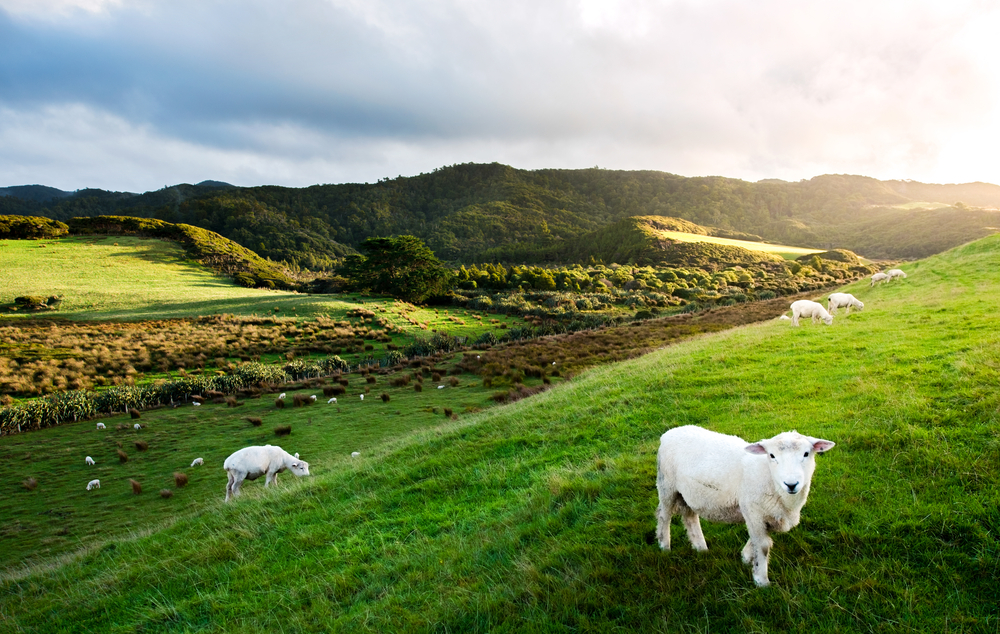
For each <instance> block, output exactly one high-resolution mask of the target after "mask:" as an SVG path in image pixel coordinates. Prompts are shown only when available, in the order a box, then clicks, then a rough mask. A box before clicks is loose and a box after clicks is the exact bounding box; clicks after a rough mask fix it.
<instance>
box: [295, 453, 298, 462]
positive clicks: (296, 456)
mask: <svg viewBox="0 0 1000 634" xmlns="http://www.w3.org/2000/svg"><path fill="white" fill-rule="evenodd" d="M295 459H296V460H298V459H299V454H298V452H296V453H295Z"/></svg>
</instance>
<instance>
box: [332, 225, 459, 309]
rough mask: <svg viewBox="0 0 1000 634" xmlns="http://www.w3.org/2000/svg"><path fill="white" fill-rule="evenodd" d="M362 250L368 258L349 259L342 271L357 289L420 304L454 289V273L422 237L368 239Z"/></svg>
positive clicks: (361, 247)
mask: <svg viewBox="0 0 1000 634" xmlns="http://www.w3.org/2000/svg"><path fill="white" fill-rule="evenodd" d="M359 249H360V250H361V251H362V252H363V253H364V254H365V255H349V256H347V259H346V260H345V261H344V265H343V266H342V267H341V269H340V271H339V272H340V274H341V275H343V276H344V277H346V278H347V279H348V280H350V283H349V287H350V288H352V289H354V290H367V291H372V292H375V293H382V294H385V295H392V296H393V297H398V298H400V299H405V300H406V301H409V302H420V301H423V300H425V299H427V298H428V297H430V296H432V295H439V294H442V293H444V292H445V291H447V290H448V289H449V288H450V287H451V281H452V273H451V271H449V270H448V269H447V268H445V266H444V265H443V264H441V261H440V260H438V259H437V258H436V257H434V252H433V251H431V250H430V249H429V248H428V247H427V245H425V244H424V243H423V242H422V241H421V240H420V238H416V237H414V236H395V237H392V238H368V239H367V240H365V241H364V242H362V243H361V245H360V246H359Z"/></svg>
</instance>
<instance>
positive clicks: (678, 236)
mask: <svg viewBox="0 0 1000 634" xmlns="http://www.w3.org/2000/svg"><path fill="white" fill-rule="evenodd" d="M657 233H661V234H663V235H664V236H665V237H667V238H670V239H671V240H679V241H681V242H709V243H711V244H725V245H728V246H731V247H741V248H743V249H747V250H749V251H762V252H764V253H772V254H774V255H778V256H781V257H783V258H784V259H786V260H794V259H795V258H797V257H800V256H803V255H808V254H810V253H822V252H823V250H822V249H807V248H805V247H792V246H788V245H784V244H771V243H769V242H751V241H749V240H736V239H733V238H718V237H715V236H703V235H699V234H696V233H685V232H682V231H658V232H657Z"/></svg>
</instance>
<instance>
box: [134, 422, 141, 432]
mask: <svg viewBox="0 0 1000 634" xmlns="http://www.w3.org/2000/svg"><path fill="white" fill-rule="evenodd" d="M132 428H133V429H135V430H136V431H139V430H140V429H142V425H140V424H139V423H136V424H135V425H132Z"/></svg>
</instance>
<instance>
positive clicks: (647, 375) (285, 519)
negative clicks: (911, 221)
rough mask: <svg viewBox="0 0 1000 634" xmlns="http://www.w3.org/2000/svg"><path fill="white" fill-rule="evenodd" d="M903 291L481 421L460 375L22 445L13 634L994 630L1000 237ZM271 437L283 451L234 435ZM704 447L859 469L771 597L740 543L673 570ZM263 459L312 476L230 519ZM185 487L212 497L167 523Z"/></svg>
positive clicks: (14, 533)
mask: <svg viewBox="0 0 1000 634" xmlns="http://www.w3.org/2000/svg"><path fill="white" fill-rule="evenodd" d="M47 248H48V247H47ZM0 251H2V249H0ZM902 268H903V269H904V270H905V271H906V272H907V273H908V274H909V277H908V278H907V279H904V280H900V281H896V282H893V283H891V284H888V285H881V286H877V287H875V288H870V287H869V286H868V285H867V283H866V282H862V283H859V284H855V285H851V286H848V287H846V288H844V289H843V290H844V291H846V292H851V293H854V294H855V295H856V296H857V297H858V298H859V299H861V300H862V301H863V302H864V303H865V310H864V311H862V312H854V313H852V314H851V315H849V316H845V315H843V314H841V315H839V316H837V317H836V318H835V319H834V323H833V325H832V326H830V327H826V326H822V325H812V324H808V323H804V324H803V326H802V327H800V328H792V327H791V326H789V324H788V322H787V321H779V320H772V321H768V322H763V323H758V324H755V325H750V326H744V327H740V328H735V329H732V330H728V331H725V332H721V333H715V334H710V335H702V336H699V337H697V338H694V339H691V340H688V341H684V342H681V343H678V344H676V345H672V346H669V347H666V348H663V349H661V350H658V351H655V352H652V353H650V354H648V355H645V356H643V357H640V358H637V359H634V360H630V361H625V362H622V363H618V364H614V365H609V366H604V367H600V368H597V369H593V370H590V371H587V372H585V373H583V374H581V375H579V376H577V377H575V378H573V379H572V380H570V381H566V382H563V383H561V384H559V385H558V386H555V387H554V388H553V389H551V390H549V391H547V392H544V393H542V394H540V395H537V396H533V397H531V398H528V399H525V400H522V401H518V402H516V403H513V404H510V405H504V406H497V407H491V408H487V409H483V410H482V411H477V410H478V409H479V408H480V407H482V406H483V405H484V404H485V402H486V398H487V394H486V393H485V392H484V391H483V390H482V389H481V387H480V386H478V385H473V383H476V381H475V379H474V378H472V377H470V376H469V375H461V376H459V377H456V378H458V379H459V381H460V383H461V384H460V385H459V386H456V387H451V386H448V387H446V388H445V389H441V390H437V389H436V387H435V388H434V389H430V385H427V386H425V389H424V390H423V391H422V392H420V393H416V392H413V391H412V389H407V388H402V387H401V388H398V393H397V392H393V391H390V390H388V389H386V390H385V391H387V392H389V393H390V394H391V400H390V402H388V403H382V402H381V401H378V400H375V401H374V402H370V401H371V400H372V398H371V397H369V398H366V399H365V400H364V402H363V403H362V402H361V400H360V398H357V397H356V398H357V402H354V403H351V404H347V403H345V404H344V405H343V406H340V411H339V412H338V411H336V406H330V405H327V403H326V402H325V399H322V400H321V402H320V403H317V404H316V405H312V406H308V407H303V408H293V409H288V408H286V409H285V410H282V411H281V412H280V413H279V412H276V411H275V409H274V406H273V401H272V400H271V399H270V398H266V399H261V400H260V401H256V402H255V401H247V404H246V405H244V406H243V407H241V408H237V409H232V410H228V409H227V408H226V407H225V405H205V406H202V407H199V408H194V407H190V406H189V407H187V408H186V409H176V410H157V411H152V412H147V413H144V414H143V417H142V419H141V421H140V422H142V423H144V424H146V427H145V428H144V429H142V430H140V431H138V432H135V430H131V431H130V430H129V429H127V428H126V429H123V430H118V429H116V428H115V425H114V424H108V427H109V429H108V430H106V431H105V432H102V433H98V432H97V431H96V430H95V429H94V423H93V422H86V423H76V424H67V425H63V426H61V427H58V428H53V429H49V430H45V431H42V432H32V433H30V434H24V435H19V436H12V437H4V438H0V455H2V456H3V460H2V461H0V464H2V470H0V500H2V502H0V503H2V504H3V507H2V508H3V518H4V528H3V532H2V533H0V546H2V547H3V550H4V552H5V553H16V554H14V555H13V556H12V555H6V556H5V559H4V563H3V566H4V573H3V574H2V576H0V629H2V630H3V631H10V632H55V631H65V632H140V631H141V632H228V631H241V632H274V631H282V632H359V631H364V632H507V631H510V632H514V631H517V632H624V631H635V632H810V633H812V632H900V633H902V632H970V633H971V632H977V633H978V632H997V631H1000V610H998V608H997V606H998V605H1000V589H998V586H997V578H998V575H1000V541H998V534H1000V473H998V468H1000V426H998V423H1000V396H998V390H997V385H998V384H1000V329H998V328H997V323H998V322H997V314H998V309H1000V302H998V300H997V297H998V294H1000V236H992V237H989V238H986V239H983V240H980V241H978V242H974V243H971V244H968V245H965V246H963V247H959V248H957V249H955V250H952V251H949V252H947V253H944V254H941V255H938V256H934V257H932V258H929V259H927V260H923V261H919V262H914V263H910V264H906V265H903V266H902ZM220 301H222V302H224V301H225V300H224V299H223V300H220ZM227 311H228V309H227ZM228 312H231V311H228ZM351 380H352V381H354V380H355V379H354V378H353V377H352V379H351ZM378 380H379V381H382V380H383V379H381V378H379V379H378ZM352 387H353V386H352ZM349 389H351V388H349ZM381 391H383V386H382V385H381V384H376V385H375V386H373V387H372V389H371V393H373V394H378V393H380V392H381ZM423 399H426V400H423ZM444 407H448V408H451V409H453V411H454V412H455V413H456V415H457V416H458V417H457V419H454V420H453V419H449V418H445V416H444V415H443V408H444ZM435 408H437V409H438V412H437V413H435V411H434V409H435ZM194 410H198V411H197V412H195V411H194ZM396 411H399V412H400V413H399V414H396V413H395V412H396ZM254 412H256V415H258V416H261V417H262V418H264V420H265V421H266V422H265V424H264V425H263V426H262V427H261V428H254V427H252V426H250V425H249V423H247V422H246V421H245V420H241V419H242V418H243V417H245V416H246V415H248V414H249V415H254ZM106 422H108V423H123V424H131V422H132V421H130V420H128V419H106ZM278 423H282V424H291V426H292V428H293V430H292V434H291V436H288V437H287V438H282V439H280V440H276V439H275V438H274V436H273V433H272V432H271V431H269V429H268V427H269V426H271V425H275V424H278ZM686 424H696V425H701V426H704V427H707V428H709V429H713V430H716V431H719V432H723V433H729V434H736V435H739V436H742V437H743V438H746V439H748V440H757V439H761V438H766V437H770V436H773V435H774V434H777V433H779V432H781V431H785V430H789V429H797V430H798V431H800V432H802V433H806V434H809V435H812V436H816V437H821V438H826V439H829V440H832V441H834V442H836V443H837V445H836V447H834V448H833V449H832V450H831V451H829V452H828V453H827V454H824V455H823V456H822V457H821V458H820V459H819V461H818V462H819V464H818V466H817V470H816V475H815V477H814V479H813V488H812V492H811V494H810V499H809V502H808V504H806V506H805V508H804V509H803V514H802V523H801V524H800V525H799V526H798V527H796V528H794V529H793V530H792V531H791V532H789V533H787V534H776V535H774V538H775V543H774V547H773V549H772V552H771V566H770V578H771V582H772V584H773V585H772V586H771V587H769V588H765V589H758V588H756V587H755V586H754V584H753V581H752V579H751V575H750V571H749V569H748V568H747V567H745V566H744V565H743V564H742V562H741V561H740V549H741V548H742V545H743V543H744V542H745V541H746V531H745V528H743V527H742V526H740V525H723V524H715V523H711V522H707V521H705V522H703V527H704V531H705V535H706V539H707V541H708V545H709V549H710V550H709V551H708V552H706V553H696V552H694V551H693V550H692V549H691V547H690V545H689V544H688V542H687V540H686V537H685V536H684V533H683V528H682V526H681V524H680V521H679V520H678V519H675V520H674V524H673V536H674V543H675V547H674V549H673V550H672V551H670V552H662V551H660V550H659V548H658V547H657V546H656V545H655V543H654V537H653V532H654V529H655V520H654V518H653V512H654V509H655V508H656V503H657V501H656V491H655V474H656V465H655V454H656V449H657V445H658V439H659V436H660V435H661V434H662V433H663V432H664V431H665V430H667V429H669V428H671V427H674V426H678V425H686ZM102 434H103V435H102ZM136 436H138V437H142V438H146V437H149V438H150V440H149V445H150V447H149V450H148V452H142V453H138V454H137V452H136V451H135V450H134V449H131V446H130V444H129V443H130V442H132V438H133V437H136ZM268 440H270V442H271V443H272V444H281V445H282V446H284V447H285V448H286V449H288V450H289V451H292V452H301V453H302V457H303V458H304V459H306V460H309V461H310V469H311V471H312V473H313V475H312V476H310V477H307V478H301V479H295V478H294V477H292V476H289V475H287V474H286V475H283V476H282V478H281V481H280V483H279V485H278V486H277V487H272V488H269V489H265V488H264V487H263V486H262V483H260V482H259V481H258V482H255V483H250V484H248V485H247V486H246V487H245V489H244V496H243V497H242V498H240V499H239V500H237V501H235V502H233V503H229V504H225V503H223V502H222V497H223V490H224V487H225V474H224V473H223V471H222V470H221V469H220V463H221V460H222V459H224V457H225V456H226V455H228V454H229V453H230V452H231V451H233V450H235V449H238V448H239V447H242V446H244V445H246V444H254V443H261V442H267V441H268ZM116 441H117V442H122V444H123V448H124V450H125V451H127V452H128V453H129V455H130V460H129V462H127V463H125V464H124V465H122V464H119V463H117V462H115V460H116V458H115V457H114V456H115V453H116V452H115V450H114V449H113V447H114V448H115V449H116V448H117V446H116V445H114V444H112V443H114V442H116ZM355 450H356V451H361V452H362V455H361V456H360V457H359V458H356V459H352V458H350V456H349V453H350V451H355ZM88 451H94V452H100V453H99V455H100V458H99V456H96V455H95V456H94V457H95V459H98V465H97V466H96V467H86V466H85V465H84V462H83V457H84V455H87V452H88ZM197 456H203V457H204V458H205V460H206V465H205V466H204V467H201V468H194V469H192V468H189V467H188V465H189V464H190V461H191V460H192V459H193V458H194V457H197ZM97 469H104V471H102V472H100V473H101V474H106V475H102V476H101V479H102V488H101V489H100V490H98V491H91V492H87V491H85V490H84V487H85V484H86V481H87V480H88V479H89V478H90V477H94V476H93V475H92V474H95V473H98V471H97ZM174 470H182V471H184V472H185V473H187V474H189V475H190V478H191V483H190V484H188V486H187V487H184V488H177V489H176V490H175V491H174V495H173V497H171V498H169V499H163V498H160V497H159V496H158V495H157V491H158V490H159V489H160V488H173V487H171V482H170V476H171V473H172V472H173V471H174ZM29 476H33V477H35V478H36V479H37V482H38V486H37V488H35V489H34V490H30V491H29V490H27V489H26V488H25V487H24V486H23V485H22V480H23V479H25V478H26V477H29ZM128 478H134V479H137V480H140V481H143V480H144V484H143V486H144V490H143V493H142V494H141V495H139V496H136V495H133V493H131V491H130V490H129V488H128V482H127V480H128ZM147 483H148V484H147ZM81 518H83V519H81ZM75 544H78V545H79V546H78V547H76V548H75V547H74V545H75Z"/></svg>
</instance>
